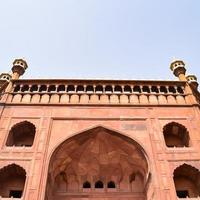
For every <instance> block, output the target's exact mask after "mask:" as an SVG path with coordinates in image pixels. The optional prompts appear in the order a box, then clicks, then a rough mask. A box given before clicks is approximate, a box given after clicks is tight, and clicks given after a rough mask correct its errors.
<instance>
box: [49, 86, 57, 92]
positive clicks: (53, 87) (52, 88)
mask: <svg viewBox="0 0 200 200" xmlns="http://www.w3.org/2000/svg"><path fill="white" fill-rule="evenodd" d="M48 92H56V86H55V85H50V86H49V88H48Z"/></svg>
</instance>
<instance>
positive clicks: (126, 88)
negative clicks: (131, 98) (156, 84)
mask: <svg viewBox="0 0 200 200" xmlns="http://www.w3.org/2000/svg"><path fill="white" fill-rule="evenodd" d="M124 92H125V93H131V92H132V89H131V87H130V86H129V85H125V86H124Z"/></svg>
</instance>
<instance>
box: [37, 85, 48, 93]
mask: <svg viewBox="0 0 200 200" xmlns="http://www.w3.org/2000/svg"><path fill="white" fill-rule="evenodd" d="M46 91H47V86H46V85H41V86H40V89H39V92H46Z"/></svg>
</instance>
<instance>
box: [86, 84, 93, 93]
mask: <svg viewBox="0 0 200 200" xmlns="http://www.w3.org/2000/svg"><path fill="white" fill-rule="evenodd" d="M86 92H87V93H93V92H94V87H93V86H92V85H88V86H87V87H86Z"/></svg>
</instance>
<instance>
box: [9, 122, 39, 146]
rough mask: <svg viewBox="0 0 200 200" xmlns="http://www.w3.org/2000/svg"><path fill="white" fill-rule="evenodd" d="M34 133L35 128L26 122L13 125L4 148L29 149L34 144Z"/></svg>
mask: <svg viewBox="0 0 200 200" xmlns="http://www.w3.org/2000/svg"><path fill="white" fill-rule="evenodd" d="M35 131H36V128H35V126H34V125H33V124H32V123H30V122H28V121H24V122H20V123H18V124H16V125H14V126H13V127H12V128H11V130H10V132H9V135H8V139H7V142H6V146H26V147H31V146H32V145H33V142H34V138H35Z"/></svg>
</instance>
